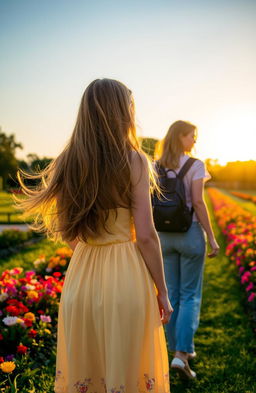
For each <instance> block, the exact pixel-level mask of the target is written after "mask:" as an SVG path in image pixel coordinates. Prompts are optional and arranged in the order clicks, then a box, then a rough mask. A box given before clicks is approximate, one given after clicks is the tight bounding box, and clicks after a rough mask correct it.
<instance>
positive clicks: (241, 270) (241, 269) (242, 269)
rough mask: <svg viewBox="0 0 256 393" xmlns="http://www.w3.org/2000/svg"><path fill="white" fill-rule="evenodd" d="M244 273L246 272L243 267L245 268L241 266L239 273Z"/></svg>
mask: <svg viewBox="0 0 256 393" xmlns="http://www.w3.org/2000/svg"><path fill="white" fill-rule="evenodd" d="M243 271H244V267H243V266H240V268H239V273H240V274H241V273H243Z"/></svg>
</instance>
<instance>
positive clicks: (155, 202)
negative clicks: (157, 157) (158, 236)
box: [152, 157, 196, 232]
mask: <svg viewBox="0 0 256 393" xmlns="http://www.w3.org/2000/svg"><path fill="white" fill-rule="evenodd" d="M195 161H196V158H191V157H190V158H189V159H188V160H187V161H186V162H185V164H184V165H183V167H182V168H181V169H180V171H179V173H176V172H175V171H174V170H173V169H168V170H167V171H166V170H165V169H164V168H163V167H162V166H161V165H160V164H159V162H158V161H156V163H155V168H156V171H157V173H158V176H159V178H158V185H159V186H160V189H161V192H162V195H159V196H158V195H157V193H156V192H154V193H153V196H152V206H153V218H154V223H155V227H156V230H157V231H159V232H187V231H188V229H189V228H190V226H191V224H192V216H193V211H194V209H193V207H192V209H191V210H190V209H189V207H188V206H187V205H186V195H185V187H184V183H183V177H184V176H185V174H186V173H187V172H188V170H189V169H190V168H191V166H192V164H193V163H194V162H195ZM169 171H172V172H174V173H175V175H176V176H175V177H174V178H168V177H167V173H168V172H169Z"/></svg>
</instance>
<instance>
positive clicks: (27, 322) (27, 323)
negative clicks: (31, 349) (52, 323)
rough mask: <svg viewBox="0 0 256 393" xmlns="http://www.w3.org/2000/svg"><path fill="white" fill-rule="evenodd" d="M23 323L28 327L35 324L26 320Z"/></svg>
mask: <svg viewBox="0 0 256 393" xmlns="http://www.w3.org/2000/svg"><path fill="white" fill-rule="evenodd" d="M23 321H24V323H25V325H26V326H27V327H31V326H32V325H33V322H32V321H30V319H27V318H24V319H23Z"/></svg>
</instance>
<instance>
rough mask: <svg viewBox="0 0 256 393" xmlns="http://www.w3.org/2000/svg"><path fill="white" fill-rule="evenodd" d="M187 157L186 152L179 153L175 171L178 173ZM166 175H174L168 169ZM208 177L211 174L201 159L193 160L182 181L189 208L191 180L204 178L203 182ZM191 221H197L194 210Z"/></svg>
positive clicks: (190, 202) (190, 204) (190, 205)
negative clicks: (178, 162)
mask: <svg viewBox="0 0 256 393" xmlns="http://www.w3.org/2000/svg"><path fill="white" fill-rule="evenodd" d="M189 157H190V156H189V155H187V154H182V155H181V157H180V165H179V167H178V168H177V169H175V172H176V173H179V171H180V169H181V167H182V166H183V165H184V164H185V162H186V161H187V160H188V159H189ZM166 169H168V168H166ZM167 177H169V178H172V177H175V174H174V173H173V172H172V171H170V172H168V173H167ZM210 178H211V175H210V174H209V172H208V171H207V169H206V166H205V164H204V162H203V161H201V160H198V159H197V160H196V161H195V162H193V164H192V166H191V167H190V168H189V170H188V172H187V173H186V175H185V176H184V177H183V183H184V187H185V194H186V204H187V206H188V207H189V208H190V209H191V207H192V196H191V190H192V181H193V180H198V179H204V182H206V181H207V180H209V179H210ZM193 221H198V218H197V216H196V213H195V212H194V213H193Z"/></svg>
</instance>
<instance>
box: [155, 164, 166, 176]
mask: <svg viewBox="0 0 256 393" xmlns="http://www.w3.org/2000/svg"><path fill="white" fill-rule="evenodd" d="M155 168H156V171H157V173H158V175H160V176H163V177H167V174H166V171H165V169H164V167H163V166H162V165H160V163H159V161H155Z"/></svg>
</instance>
